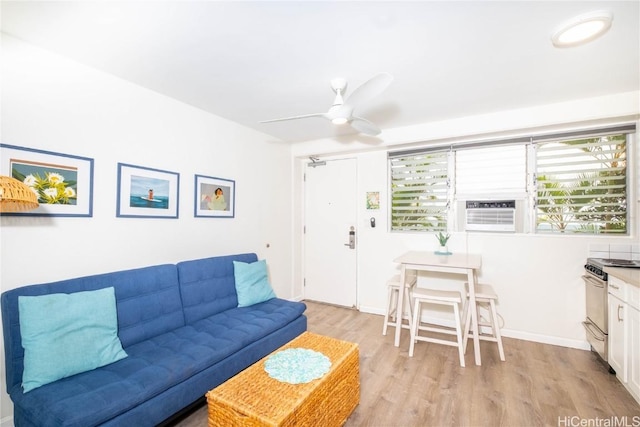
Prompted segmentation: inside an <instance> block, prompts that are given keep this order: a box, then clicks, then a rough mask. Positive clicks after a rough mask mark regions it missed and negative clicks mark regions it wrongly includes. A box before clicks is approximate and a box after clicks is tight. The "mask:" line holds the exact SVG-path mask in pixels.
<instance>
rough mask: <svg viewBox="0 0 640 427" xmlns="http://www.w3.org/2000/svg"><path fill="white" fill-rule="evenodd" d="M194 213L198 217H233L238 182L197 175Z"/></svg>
mask: <svg viewBox="0 0 640 427" xmlns="http://www.w3.org/2000/svg"><path fill="white" fill-rule="evenodd" d="M195 177H196V182H195V189H196V194H195V203H194V215H195V216H196V217H210V218H233V217H234V216H235V212H236V209H235V205H236V182H235V181H233V180H230V179H223V178H215V177H212V176H203V175H196V176H195Z"/></svg>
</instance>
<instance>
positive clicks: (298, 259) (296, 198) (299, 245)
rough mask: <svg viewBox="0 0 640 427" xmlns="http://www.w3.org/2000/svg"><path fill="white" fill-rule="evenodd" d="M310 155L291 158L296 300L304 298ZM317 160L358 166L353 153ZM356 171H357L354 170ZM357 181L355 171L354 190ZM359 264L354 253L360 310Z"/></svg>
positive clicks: (357, 300) (293, 285) (357, 307)
mask: <svg viewBox="0 0 640 427" xmlns="http://www.w3.org/2000/svg"><path fill="white" fill-rule="evenodd" d="M310 157H311V156H304V157H294V158H293V191H292V193H293V211H294V215H293V224H292V227H293V245H292V248H293V253H292V259H293V284H292V287H293V289H292V291H293V292H292V295H293V296H294V299H295V300H297V301H301V300H303V299H304V278H305V271H304V263H305V256H306V254H305V244H304V239H305V236H304V225H305V220H306V212H305V196H306V194H305V185H304V174H305V170H306V168H307V163H311V160H310ZM313 157H314V158H316V159H318V160H319V161H331V160H344V159H354V160H355V161H356V168H357V167H358V160H359V159H358V156H353V155H344V154H343V155H334V156H323V157H321V158H320V157H319V156H313ZM356 172H357V171H356ZM358 189H359V183H358V177H357V173H356V192H358ZM356 219H357V213H356ZM359 229H360V226H358V227H356V244H359V243H358V234H359ZM359 266H360V254H359V251H358V252H357V253H356V266H355V268H356V302H355V309H356V310H360V281H359V275H360V274H359V270H360V268H359Z"/></svg>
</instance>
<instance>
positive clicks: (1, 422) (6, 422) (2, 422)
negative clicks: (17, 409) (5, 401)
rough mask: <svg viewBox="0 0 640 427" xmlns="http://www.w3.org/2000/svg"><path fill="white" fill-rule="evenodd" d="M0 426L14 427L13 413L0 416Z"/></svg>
mask: <svg viewBox="0 0 640 427" xmlns="http://www.w3.org/2000/svg"><path fill="white" fill-rule="evenodd" d="M0 427H14V425H13V415H12V416H9V417H4V418H0Z"/></svg>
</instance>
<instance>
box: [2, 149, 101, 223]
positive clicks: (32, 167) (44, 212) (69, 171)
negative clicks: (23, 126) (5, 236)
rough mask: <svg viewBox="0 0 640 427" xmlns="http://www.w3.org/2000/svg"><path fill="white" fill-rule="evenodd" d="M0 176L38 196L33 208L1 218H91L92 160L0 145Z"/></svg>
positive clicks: (5, 213) (6, 213) (7, 213)
mask: <svg viewBox="0 0 640 427" xmlns="http://www.w3.org/2000/svg"><path fill="white" fill-rule="evenodd" d="M0 159H2V160H1V161H0V174H2V175H5V176H10V177H12V178H15V179H17V180H18V181H21V182H24V183H25V184H27V186H28V187H29V188H31V190H32V191H33V192H34V193H35V194H36V196H37V197H38V203H39V206H38V207H37V208H36V209H33V210H29V211H20V212H2V213H0V215H3V216H59V217H91V216H93V159H91V158H88V157H81V156H75V155H72V154H64V153H56V152H53V151H46V150H39V149H35V148H26V147H18V146H15V145H9V144H0Z"/></svg>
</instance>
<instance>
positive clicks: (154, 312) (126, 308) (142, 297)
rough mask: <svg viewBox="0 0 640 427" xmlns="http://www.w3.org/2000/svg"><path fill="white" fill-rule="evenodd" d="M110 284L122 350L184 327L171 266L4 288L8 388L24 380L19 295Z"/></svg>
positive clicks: (75, 289)
mask: <svg viewBox="0 0 640 427" xmlns="http://www.w3.org/2000/svg"><path fill="white" fill-rule="evenodd" d="M108 287H113V288H114V289H115V295H116V306H117V310H118V336H119V337H120V342H122V346H123V347H124V348H125V349H126V348H127V347H129V346H131V345H132V344H135V343H137V342H141V341H144V340H146V339H149V338H151V337H154V336H156V335H160V334H163V333H165V332H168V331H171V330H174V329H176V328H179V327H181V326H184V315H183V312H182V301H181V299H180V289H179V287H178V273H177V269H176V266H175V265H172V264H163V265H156V266H152V267H144V268H138V269H133V270H124V271H116V272H112V273H105V274H98V275H94V276H86V277H79V278H74V279H68V280H62V281H59V282H53V283H45V284H40V285H30V286H24V287H20V288H16V289H12V290H9V291H6V292H3V293H2V298H1V301H2V323H3V334H4V337H5V339H4V346H5V356H6V359H5V360H6V367H7V370H6V377H7V387H8V388H10V389H12V388H13V387H20V385H21V383H22V372H23V356H24V349H23V348H22V342H21V339H20V322H19V315H18V297H19V296H23V295H27V296H35V295H47V294H52V293H73V292H81V291H92V290H96V289H103V288H108ZM20 388H21V387H20ZM34 392H35V390H34Z"/></svg>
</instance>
